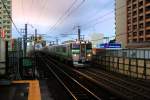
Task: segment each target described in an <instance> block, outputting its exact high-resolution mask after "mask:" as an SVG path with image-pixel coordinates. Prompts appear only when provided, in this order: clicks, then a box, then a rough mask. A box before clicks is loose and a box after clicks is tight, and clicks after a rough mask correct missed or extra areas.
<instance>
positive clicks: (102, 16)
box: [66, 5, 126, 35]
mask: <svg viewBox="0 0 150 100" xmlns="http://www.w3.org/2000/svg"><path fill="white" fill-rule="evenodd" d="M123 7H126V5H123V6H120V7H118V8H115V10H119V9H121V8H123ZM112 13H114V10H111V11H109V12H107V13H105V14H103V15H101V16H98V17H97V18H95V19H92V20H90V21H88V22H86V23H84V24H82V25H80V26H81V27H85V26H86V25H89V23H93V22H95V21H96V22H95V23H94V24H92V25H93V26H94V25H97V24H99V23H102V22H104V21H108V20H110V19H111V18H113V17H109V18H105V17H106V16H108V15H110V14H112ZM118 15H120V14H118ZM118 15H116V16H118ZM102 18H105V19H103V20H100V21H98V20H99V19H102ZM93 26H91V25H90V27H93ZM88 28H89V27H87V28H86V29H88ZM84 30H85V29H84ZM67 33H70V32H67ZM66 35H67V34H66Z"/></svg>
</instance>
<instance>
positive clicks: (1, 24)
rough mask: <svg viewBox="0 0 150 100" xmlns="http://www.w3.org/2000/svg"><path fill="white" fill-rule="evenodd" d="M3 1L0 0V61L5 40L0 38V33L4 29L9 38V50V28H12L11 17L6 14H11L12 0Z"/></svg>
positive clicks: (3, 55) (3, 59)
mask: <svg viewBox="0 0 150 100" xmlns="http://www.w3.org/2000/svg"><path fill="white" fill-rule="evenodd" d="M3 2H4V4H5V6H6V7H7V11H6V9H5V7H4V5H3ZM3 2H2V1H1V0H0V61H1V62H3V61H5V40H4V39H3V38H1V33H2V31H4V33H5V38H7V39H9V43H8V46H9V48H8V49H9V50H11V43H10V38H11V30H12V23H11V19H10V18H9V16H8V13H9V15H10V16H11V15H12V14H11V12H12V1H11V0H3Z"/></svg>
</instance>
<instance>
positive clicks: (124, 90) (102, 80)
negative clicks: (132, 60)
mask: <svg viewBox="0 0 150 100" xmlns="http://www.w3.org/2000/svg"><path fill="white" fill-rule="evenodd" d="M74 73H78V74H80V75H81V76H82V78H83V77H85V78H86V79H89V81H93V82H94V83H96V84H98V85H101V86H102V87H104V88H105V89H108V90H109V91H111V92H112V93H115V94H117V95H119V96H121V97H123V98H125V99H128V100H134V99H136V100H150V96H149V93H150V89H148V88H146V87H144V86H142V85H140V84H135V83H133V82H128V81H126V80H123V79H121V78H120V77H119V78H118V77H114V76H112V75H111V74H106V73H102V72H98V71H97V70H95V71H93V70H85V69H83V70H76V69H74Z"/></svg>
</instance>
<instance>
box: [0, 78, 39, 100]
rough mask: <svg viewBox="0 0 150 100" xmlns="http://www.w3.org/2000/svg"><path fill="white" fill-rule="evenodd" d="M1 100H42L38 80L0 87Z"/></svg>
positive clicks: (21, 81)
mask: <svg viewBox="0 0 150 100" xmlns="http://www.w3.org/2000/svg"><path fill="white" fill-rule="evenodd" d="M0 98H1V100H41V93H40V87H39V81H38V80H20V81H12V83H11V84H10V85H0Z"/></svg>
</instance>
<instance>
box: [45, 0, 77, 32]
mask: <svg viewBox="0 0 150 100" xmlns="http://www.w3.org/2000/svg"><path fill="white" fill-rule="evenodd" d="M77 1H78V0H74V1H73V3H72V4H71V5H70V6H69V8H68V9H67V10H66V11H65V12H64V14H62V15H61V16H60V17H59V18H58V20H57V21H56V23H55V24H54V25H53V26H52V27H51V28H50V29H49V30H48V32H51V31H52V30H53V29H54V28H55V27H56V25H57V24H58V23H59V22H60V21H61V20H62V19H63V18H64V17H65V16H66V14H67V13H68V12H69V11H70V9H72V7H73V5H74V4H76V2H77Z"/></svg>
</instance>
